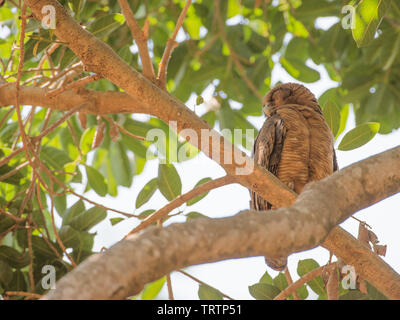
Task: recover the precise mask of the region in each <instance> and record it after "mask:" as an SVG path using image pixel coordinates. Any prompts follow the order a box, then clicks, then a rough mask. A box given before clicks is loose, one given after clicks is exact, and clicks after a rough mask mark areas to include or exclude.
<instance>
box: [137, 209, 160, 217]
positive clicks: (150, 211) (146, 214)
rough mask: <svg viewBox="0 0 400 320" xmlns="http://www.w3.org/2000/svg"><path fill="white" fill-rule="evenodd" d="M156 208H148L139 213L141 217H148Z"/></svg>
mask: <svg viewBox="0 0 400 320" xmlns="http://www.w3.org/2000/svg"><path fill="white" fill-rule="evenodd" d="M155 211H156V210H154V209H147V210H144V211H143V212H141V213H140V214H139V219H144V218H146V217H148V216H149V215H151V214H152V213H153V212H155Z"/></svg>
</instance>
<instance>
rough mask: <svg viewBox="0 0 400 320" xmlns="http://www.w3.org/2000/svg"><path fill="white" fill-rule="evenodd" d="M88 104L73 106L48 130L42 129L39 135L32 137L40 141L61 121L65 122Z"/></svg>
mask: <svg viewBox="0 0 400 320" xmlns="http://www.w3.org/2000/svg"><path fill="white" fill-rule="evenodd" d="M87 106H88V105H87V104H81V105H79V106H77V107H75V108H72V109H71V110H70V111H68V112H67V113H65V114H64V115H63V116H62V117H61V118H60V119H58V120H57V121H56V122H54V123H53V124H52V125H51V126H50V127H48V128H47V129H46V130H44V131H42V132H41V133H40V134H39V135H38V136H36V137H32V140H33V141H38V140H40V139H42V138H43V137H44V136H46V135H48V134H49V133H50V132H52V131H53V130H54V129H56V128H57V127H58V126H59V125H60V124H61V123H63V122H64V121H66V120H67V119H68V118H70V117H71V116H72V115H74V113H75V112H77V111H79V110H81V109H83V108H84V107H87Z"/></svg>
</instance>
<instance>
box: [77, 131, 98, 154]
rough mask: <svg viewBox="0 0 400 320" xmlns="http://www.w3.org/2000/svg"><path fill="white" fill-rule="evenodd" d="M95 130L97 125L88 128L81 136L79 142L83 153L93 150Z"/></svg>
mask: <svg viewBox="0 0 400 320" xmlns="http://www.w3.org/2000/svg"><path fill="white" fill-rule="evenodd" d="M95 132H96V127H93V128H87V129H86V130H85V131H84V132H83V134H82V136H81V141H80V143H79V146H80V148H81V151H82V153H83V154H87V153H88V152H89V151H91V150H92V143H93V138H94V134H95Z"/></svg>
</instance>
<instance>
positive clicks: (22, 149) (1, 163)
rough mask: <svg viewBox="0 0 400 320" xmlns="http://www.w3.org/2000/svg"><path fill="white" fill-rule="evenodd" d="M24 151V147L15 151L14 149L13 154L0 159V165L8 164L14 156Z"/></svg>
mask: <svg viewBox="0 0 400 320" xmlns="http://www.w3.org/2000/svg"><path fill="white" fill-rule="evenodd" d="M22 151H24V148H19V149H17V150H15V151H13V152H12V153H11V154H9V155H8V156H7V157H5V158H3V160H0V167H1V166H3V165H4V164H6V163H7V162H8V161H10V160H11V159H12V158H14V157H15V156H17V155H18V154H20V153H21V152H22Z"/></svg>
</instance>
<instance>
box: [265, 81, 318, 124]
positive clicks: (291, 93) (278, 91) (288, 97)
mask: <svg viewBox="0 0 400 320" xmlns="http://www.w3.org/2000/svg"><path fill="white" fill-rule="evenodd" d="M286 104H297V105H302V106H309V107H312V108H313V109H315V110H316V111H318V112H321V108H320V106H319V105H318V101H317V99H316V98H315V96H314V95H313V94H312V92H311V91H310V90H308V89H307V88H306V87H305V86H303V85H301V84H298V83H284V84H280V85H278V86H276V87H274V88H273V89H272V90H271V91H270V92H268V94H267V95H266V96H265V97H264V100H263V111H264V113H265V115H266V116H267V117H270V116H271V115H272V114H273V113H274V112H275V110H276V108H277V107H279V106H282V105H286Z"/></svg>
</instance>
